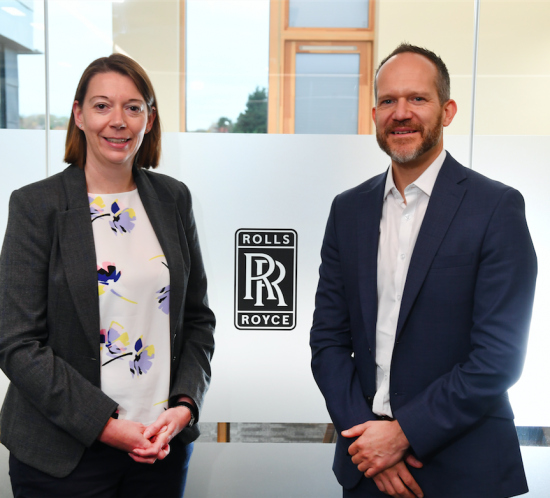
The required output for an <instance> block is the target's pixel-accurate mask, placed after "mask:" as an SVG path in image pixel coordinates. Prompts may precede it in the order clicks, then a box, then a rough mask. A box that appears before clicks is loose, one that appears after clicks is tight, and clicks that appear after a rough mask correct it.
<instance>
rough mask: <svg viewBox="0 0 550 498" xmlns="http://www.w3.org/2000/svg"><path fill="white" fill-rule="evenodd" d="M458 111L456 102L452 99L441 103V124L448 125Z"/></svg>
mask: <svg viewBox="0 0 550 498" xmlns="http://www.w3.org/2000/svg"><path fill="white" fill-rule="evenodd" d="M457 111H458V108H457V105H456V102H455V101H454V100H453V99H449V100H448V101H447V102H445V104H443V112H444V115H443V126H449V125H450V124H451V123H452V122H453V119H454V117H455V116H456V113H457Z"/></svg>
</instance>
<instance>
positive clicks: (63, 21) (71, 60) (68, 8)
mask: <svg viewBox="0 0 550 498" xmlns="http://www.w3.org/2000/svg"><path fill="white" fill-rule="evenodd" d="M48 8H49V11H48V14H49V43H50V54H49V56H50V121H51V128H52V129H64V128H66V127H67V122H68V120H69V116H70V114H71V110H72V106H73V98H74V93H75V90H76V87H77V85H78V81H79V80H80V76H81V75H82V73H83V72H84V69H86V67H87V66H88V65H89V64H90V62H92V61H93V60H95V59H97V58H99V57H105V56H108V55H110V54H111V53H112V51H113V34H112V33H113V14H112V4H111V2H110V1H103V0H49V1H48Z"/></svg>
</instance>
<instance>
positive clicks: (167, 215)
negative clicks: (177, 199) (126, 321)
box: [134, 169, 184, 344]
mask: <svg viewBox="0 0 550 498" xmlns="http://www.w3.org/2000/svg"><path fill="white" fill-rule="evenodd" d="M134 180H135V182H136V185H137V188H138V191H139V196H140V198H141V202H142V203H143V207H144V208H145V212H146V213H147V216H148V217H149V221H150V222H151V225H152V226H153V230H154V231H155V235H156V236H157V239H158V241H159V244H160V246H161V247H162V251H163V253H164V256H165V257H166V261H167V264H168V269H169V271H170V333H171V338H172V341H171V342H170V344H173V339H174V338H175V333H176V325H177V323H178V319H179V315H180V314H181V311H182V306H181V304H182V302H183V292H184V282H183V280H182V279H180V278H175V277H176V276H178V275H183V274H184V262H183V257H182V252H181V243H180V240H179V230H178V226H179V215H178V211H177V209H176V205H175V203H174V202H169V201H165V200H160V199H159V196H158V194H157V192H156V191H155V189H154V188H153V186H152V184H151V182H150V180H149V178H148V177H147V174H146V173H144V172H143V171H141V170H136V169H134Z"/></svg>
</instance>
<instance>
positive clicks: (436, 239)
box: [396, 152, 466, 339]
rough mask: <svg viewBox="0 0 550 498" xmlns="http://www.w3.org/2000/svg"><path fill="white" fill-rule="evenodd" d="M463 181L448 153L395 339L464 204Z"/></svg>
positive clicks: (415, 253) (420, 238) (413, 263)
mask: <svg viewBox="0 0 550 498" xmlns="http://www.w3.org/2000/svg"><path fill="white" fill-rule="evenodd" d="M464 178H465V174H464V170H463V167H462V166H461V165H460V164H459V163H457V162H456V161H455V160H454V159H453V158H452V157H451V155H450V154H449V153H448V152H447V157H446V159H445V162H444V163H443V166H442V167H441V171H440V172H439V175H438V176H437V180H436V182H435V185H434V188H433V191H432V195H431V198H430V202H429V204H428V208H427V210H426V214H425V216H424V220H423V222H422V226H421V227H420V232H419V233H418V238H417V240H416V244H415V247H414V251H413V254H412V256H411V263H410V265H409V271H408V273H407V280H406V283H405V289H404V291H403V299H402V301H401V309H400V311H399V319H398V321H397V332H396V339H398V338H399V335H400V334H401V331H402V330H403V326H404V324H405V322H406V320H407V317H408V315H409V313H410V311H411V308H412V306H413V304H414V301H415V300H416V296H417V295H418V293H419V292H420V289H421V287H422V284H423V283H424V280H425V278H426V275H427V273H428V270H429V269H430V266H431V264H432V261H433V258H434V257H435V254H436V253H437V250H438V249H439V246H440V245H441V242H442V240H443V238H444V237H445V234H446V233H447V230H448V228H449V225H450V224H451V222H452V220H453V218H454V216H455V214H456V212H457V210H458V207H459V206H460V203H461V202H462V198H463V196H464V194H465V192H466V189H465V188H464V187H463V186H461V185H459V184H458V183H459V182H460V181H462V180H463V179H464Z"/></svg>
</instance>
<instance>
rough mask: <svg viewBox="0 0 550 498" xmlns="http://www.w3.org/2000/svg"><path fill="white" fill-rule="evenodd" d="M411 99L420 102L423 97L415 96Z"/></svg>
mask: <svg viewBox="0 0 550 498" xmlns="http://www.w3.org/2000/svg"><path fill="white" fill-rule="evenodd" d="M413 100H414V101H415V102H421V101H423V100H424V97H415V98H414V99H413Z"/></svg>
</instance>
